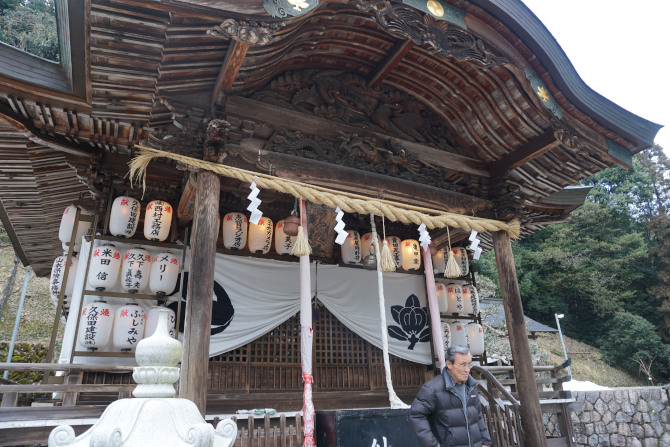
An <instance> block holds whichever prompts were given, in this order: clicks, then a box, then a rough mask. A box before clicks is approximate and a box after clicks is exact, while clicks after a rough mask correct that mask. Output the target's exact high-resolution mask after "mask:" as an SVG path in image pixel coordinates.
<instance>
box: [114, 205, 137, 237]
mask: <svg viewBox="0 0 670 447" xmlns="http://www.w3.org/2000/svg"><path fill="white" fill-rule="evenodd" d="M139 220H140V201H139V200H137V199H134V198H132V197H128V196H119V197H117V198H116V199H114V202H113V203H112V209H111V210H110V212H109V232H110V234H112V235H114V236H116V237H122V238H127V237H133V235H134V234H135V231H136V230H137V223H138V222H139Z"/></svg>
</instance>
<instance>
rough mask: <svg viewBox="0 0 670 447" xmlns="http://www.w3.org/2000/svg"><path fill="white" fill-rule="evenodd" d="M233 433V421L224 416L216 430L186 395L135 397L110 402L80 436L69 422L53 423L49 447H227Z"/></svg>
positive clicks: (234, 432) (233, 440)
mask: <svg viewBox="0 0 670 447" xmlns="http://www.w3.org/2000/svg"><path fill="white" fill-rule="evenodd" d="M236 436H237V424H235V422H233V421H232V420H230V419H225V420H223V421H221V422H219V424H218V425H217V427H216V430H215V429H214V427H212V426H211V425H210V424H208V423H206V422H205V421H204V419H203V418H202V416H201V415H200V412H199V411H198V407H196V405H195V404H194V403H193V402H191V401H190V400H188V399H163V398H149V399H144V398H136V399H121V400H118V401H116V402H113V403H112V404H111V405H109V406H108V407H107V409H106V410H105V412H104V413H103V414H102V416H100V419H99V420H98V422H96V423H95V425H93V427H91V428H90V429H88V430H87V431H85V432H84V433H82V434H81V435H80V436H77V437H75V435H74V430H73V429H72V427H70V426H69V425H61V426H59V427H56V428H55V429H54V430H53V431H52V432H51V434H50V435H49V447H55V446H82V447H83V446H89V445H95V446H98V447H107V446H109V447H112V446H114V447H117V446H143V447H149V446H156V447H167V446H170V447H178V446H184V447H186V446H192V447H205V446H207V447H209V446H218V447H230V446H232V445H233V443H234V442H235V437H236Z"/></svg>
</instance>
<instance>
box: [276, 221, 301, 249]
mask: <svg viewBox="0 0 670 447" xmlns="http://www.w3.org/2000/svg"><path fill="white" fill-rule="evenodd" d="M285 224H286V220H285V219H282V220H280V221H279V222H277V228H276V230H275V250H276V251H277V253H278V254H280V255H290V254H291V252H292V251H293V244H295V240H296V239H297V238H298V236H297V235H296V236H289V235H288V234H286V233H285V232H284V226H285Z"/></svg>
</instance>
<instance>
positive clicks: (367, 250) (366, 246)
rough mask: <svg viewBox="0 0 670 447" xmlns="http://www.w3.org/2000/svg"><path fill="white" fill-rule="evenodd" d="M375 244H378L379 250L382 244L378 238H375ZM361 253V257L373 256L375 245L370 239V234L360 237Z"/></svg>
mask: <svg viewBox="0 0 670 447" xmlns="http://www.w3.org/2000/svg"><path fill="white" fill-rule="evenodd" d="M377 242H378V244H379V248H380V249H381V246H382V242H381V239H380V238H379V236H377ZM361 253H362V255H363V257H366V256H369V255H374V254H375V245H374V239H373V238H372V233H365V234H364V235H363V236H361ZM375 267H376V266H375Z"/></svg>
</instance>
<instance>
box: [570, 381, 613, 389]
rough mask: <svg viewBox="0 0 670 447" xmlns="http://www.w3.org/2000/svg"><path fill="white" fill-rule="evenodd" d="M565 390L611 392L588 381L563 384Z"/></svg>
mask: <svg viewBox="0 0 670 447" xmlns="http://www.w3.org/2000/svg"><path fill="white" fill-rule="evenodd" d="M563 389H564V390H569V391H596V390H610V389H611V388H607V387H606V386H601V385H598V384H595V383H593V382H589V381H588V380H584V381H581V380H574V379H573V380H571V381H569V382H564V383H563Z"/></svg>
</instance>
